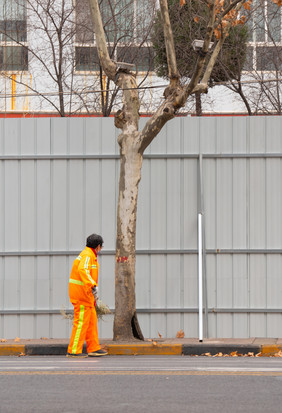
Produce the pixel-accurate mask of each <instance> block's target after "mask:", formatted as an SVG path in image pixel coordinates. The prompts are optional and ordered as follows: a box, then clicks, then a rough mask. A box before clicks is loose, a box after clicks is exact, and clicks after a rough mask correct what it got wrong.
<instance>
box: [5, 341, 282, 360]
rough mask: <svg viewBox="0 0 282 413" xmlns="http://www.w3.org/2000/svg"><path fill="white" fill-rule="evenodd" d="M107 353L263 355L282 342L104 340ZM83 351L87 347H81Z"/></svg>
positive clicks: (53, 348) (57, 352)
mask: <svg viewBox="0 0 282 413" xmlns="http://www.w3.org/2000/svg"><path fill="white" fill-rule="evenodd" d="M104 347H105V348H106V349H107V351H108V353H109V355H119V356H121V355H124V356H126V355H127V356H128V355H136V356H137V355H184V356H195V355H197V356H201V355H205V354H207V353H208V354H210V355H211V356H214V355H216V354H218V353H222V354H231V353H233V352H237V353H238V354H242V355H244V354H248V353H253V354H254V355H256V354H258V353H261V356H263V357H269V356H274V355H275V354H277V353H278V352H279V351H282V345H274V344H273V345H270V344H266V345H255V344H232V343H230V344H224V343H218V344H212V343H210V344H209V343H194V344H178V343H177V344H174V343H170V344H168V343H157V342H152V343H140V344H139V343H136V344H135V343H134V344H131V343H123V344H111V343H110V344H109V343H105V345H104ZM66 352H67V345H66V344H46V343H45V344H22V345H19V344H9V345H0V356H20V355H29V356H64V355H65V354H66ZM84 352H86V348H85V347H84Z"/></svg>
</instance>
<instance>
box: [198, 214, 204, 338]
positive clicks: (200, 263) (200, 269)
mask: <svg viewBox="0 0 282 413" xmlns="http://www.w3.org/2000/svg"><path fill="white" fill-rule="evenodd" d="M202 252H203V240H202V214H198V274H199V341H203V258H202V257H203V254H202Z"/></svg>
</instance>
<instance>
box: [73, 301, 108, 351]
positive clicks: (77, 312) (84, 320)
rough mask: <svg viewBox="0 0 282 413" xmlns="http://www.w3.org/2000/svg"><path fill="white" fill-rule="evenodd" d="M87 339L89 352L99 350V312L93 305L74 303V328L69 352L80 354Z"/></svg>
mask: <svg viewBox="0 0 282 413" xmlns="http://www.w3.org/2000/svg"><path fill="white" fill-rule="evenodd" d="M84 341H86V345H87V353H92V352H93V351H96V350H99V349H100V348H101V347H100V345H99V338H98V326H97V314H96V310H95V308H93V307H85V306H84V305H81V304H74V319H73V329H72V333H71V338H70V344H69V346H68V353H71V354H80V353H82V352H83V344H84Z"/></svg>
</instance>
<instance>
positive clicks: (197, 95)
mask: <svg viewBox="0 0 282 413" xmlns="http://www.w3.org/2000/svg"><path fill="white" fill-rule="evenodd" d="M195 100H196V115H197V116H202V114H203V112H202V99H201V93H199V92H196V93H195Z"/></svg>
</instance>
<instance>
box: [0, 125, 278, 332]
mask: <svg viewBox="0 0 282 413" xmlns="http://www.w3.org/2000/svg"><path fill="white" fill-rule="evenodd" d="M142 122H145V120H144V119H143V120H142ZM117 134H118V131H116V130H115V128H114V126H113V119H97V118H96V119H93V118H92V119H90V118H72V119H55V118H51V119H50V118H48V119H5V120H1V121H0V338H1V337H5V338H13V337H16V336H18V337H21V338H33V337H34V338H39V337H60V338H64V337H69V335H70V330H71V325H70V323H69V322H68V321H66V320H64V319H62V317H61V315H60V309H61V308H62V307H65V308H66V309H70V308H71V305H70V303H69V301H68V277H69V272H70V268H71V265H72V261H73V259H74V258H75V256H76V254H77V253H78V252H79V251H80V250H81V249H82V248H83V246H84V243H85V238H86V236H87V235H88V234H89V233H91V232H94V231H95V232H98V233H101V234H102V235H103V237H104V239H105V248H104V250H103V254H102V256H101V257H100V264H101V267H100V268H101V272H100V282H99V284H100V292H101V296H102V299H103V301H105V302H107V303H108V304H109V306H110V307H111V308H113V307H114V247H115V224H116V205H117V184H118V172H119V160H118V147H117V143H116V137H117ZM199 156H200V157H201V162H199ZM200 176H202V180H200V179H199V177H200ZM200 182H202V187H201V185H200ZM201 191H202V201H203V211H204V221H205V250H204V252H205V253H204V257H205V268H206V278H207V304H208V308H209V313H208V325H207V326H206V327H207V328H206V333H207V334H208V335H209V336H210V337H249V336H260V337H278V336H282V218H281V210H282V121H281V117H255V118H251V117H250V118H248V117H242V118H240V117H234V118H232V117H226V118H202V119H198V118H177V119H175V120H173V121H171V122H170V123H169V124H168V125H167V126H166V128H165V129H164V130H163V131H162V132H161V134H160V135H159V136H158V137H157V138H156V139H155V141H154V142H153V143H152V145H151V146H150V148H148V151H147V152H146V155H145V159H144V164H143V170H142V179H141V183H140V194H139V204H138V222H137V268H136V296H137V309H138V312H139V320H140V324H141V327H142V330H143V333H144V335H145V336H146V337H157V336H158V332H159V333H160V334H161V335H162V336H163V337H174V336H175V335H176V333H177V331H178V330H180V329H183V330H184V332H185V335H186V336H187V337H197V334H198V326H197V323H198V315H197V305H198V287H197V213H198V210H199V199H200V198H201V197H200V194H201ZM99 329H100V337H105V338H106V337H112V316H109V317H106V318H105V320H104V321H103V322H100V323H99Z"/></svg>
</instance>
